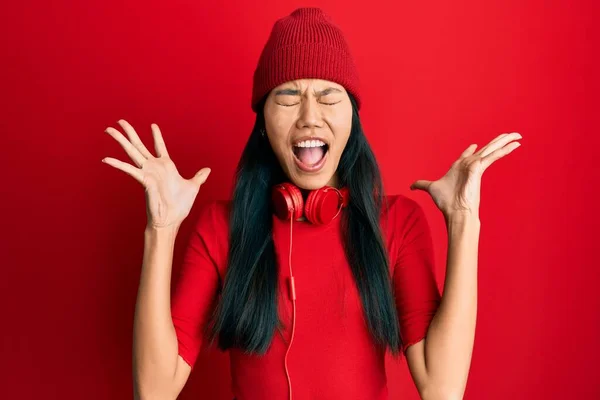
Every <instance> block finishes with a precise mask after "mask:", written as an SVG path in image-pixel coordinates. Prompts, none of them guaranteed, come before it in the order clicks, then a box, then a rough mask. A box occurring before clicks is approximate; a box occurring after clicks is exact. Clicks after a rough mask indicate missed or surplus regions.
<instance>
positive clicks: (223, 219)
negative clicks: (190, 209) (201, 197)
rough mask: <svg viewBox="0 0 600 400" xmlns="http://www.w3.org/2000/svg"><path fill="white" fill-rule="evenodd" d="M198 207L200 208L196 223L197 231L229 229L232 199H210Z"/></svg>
mask: <svg viewBox="0 0 600 400" xmlns="http://www.w3.org/2000/svg"><path fill="white" fill-rule="evenodd" d="M198 207H199V209H200V210H199V212H198V216H197V218H196V219H195V224H194V227H195V230H196V231H207V230H211V231H213V233H215V232H219V231H226V230H227V228H228V225H229V213H230V210H231V201H229V200H209V201H206V202H204V203H202V204H200V205H198Z"/></svg>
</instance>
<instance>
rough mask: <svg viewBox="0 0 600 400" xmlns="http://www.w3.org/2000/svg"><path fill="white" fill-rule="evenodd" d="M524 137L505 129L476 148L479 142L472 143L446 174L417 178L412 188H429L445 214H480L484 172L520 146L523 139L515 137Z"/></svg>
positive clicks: (435, 201)
mask: <svg viewBox="0 0 600 400" xmlns="http://www.w3.org/2000/svg"><path fill="white" fill-rule="evenodd" d="M521 138H522V136H521V135H520V134H519V133H517V132H513V133H503V134H502V135H499V136H497V137H496V138H495V139H493V140H492V141H491V142H489V143H488V144H487V145H485V146H484V147H482V148H481V149H479V151H477V152H475V149H476V148H477V145H476V144H472V145H470V146H469V147H467V148H466V149H465V151H463V153H462V154H461V155H460V157H459V158H458V159H457V160H456V161H454V162H453V163H452V166H451V167H450V170H449V171H448V172H447V173H446V174H445V175H444V176H443V177H441V178H440V179H438V180H436V181H427V180H418V181H416V182H414V183H413V184H412V185H411V186H410V188H411V190H415V189H418V190H424V191H426V192H428V193H429V195H430V196H431V198H432V199H433V201H434V203H435V204H436V206H437V207H438V208H439V209H440V210H441V211H442V213H443V214H444V215H445V216H450V215H452V214H455V213H470V214H472V215H476V216H478V215H479V201H480V188H481V177H482V175H483V172H484V171H485V170H486V169H487V168H488V167H489V166H490V165H491V164H492V163H493V162H494V161H496V160H498V159H499V158H502V157H504V156H505V155H507V154H509V153H510V152H512V151H513V150H514V149H516V148H517V147H519V146H520V143H519V142H517V141H516V140H517V139H521Z"/></svg>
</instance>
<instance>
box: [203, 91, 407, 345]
mask: <svg viewBox="0 0 600 400" xmlns="http://www.w3.org/2000/svg"><path fill="white" fill-rule="evenodd" d="M348 95H349V97H350V101H351V103H352V128H351V131H350V136H349V138H348V142H347V144H346V147H345V149H344V151H343V153H342V156H341V158H340V162H339V164H338V169H337V173H338V181H339V185H340V186H341V187H348V189H349V192H350V201H349V204H348V206H347V207H346V208H344V210H343V212H342V214H341V218H342V229H343V232H344V249H345V253H346V257H347V259H348V262H349V265H350V268H351V270H352V274H353V276H354V280H355V282H356V284H357V288H358V291H359V294H360V298H361V301H362V305H363V310H364V314H365V317H366V318H365V319H366V322H367V324H368V328H369V331H370V332H371V335H372V337H373V339H374V342H375V344H376V345H377V346H380V348H382V349H384V350H385V349H386V348H387V347H389V348H390V350H391V352H392V354H393V355H394V356H397V355H398V354H399V348H400V347H401V338H400V335H399V326H398V316H397V313H396V307H395V303H394V294H393V291H392V285H391V279H390V275H389V269H388V266H389V259H388V256H387V252H386V248H385V244H384V241H383V234H382V230H381V227H380V224H379V221H380V212H381V208H382V206H384V204H383V203H384V199H385V196H384V192H383V183H382V179H381V174H380V172H379V167H378V165H377V162H376V160H375V156H374V154H373V151H372V150H371V147H370V146H369V144H368V142H367V139H366V137H365V135H364V132H363V130H362V127H361V123H360V119H359V115H358V110H357V108H356V101H355V99H354V97H353V96H352V95H351V94H350V93H348ZM266 98H267V95H265V96H264V97H263V99H262V100H261V102H260V104H259V105H258V107H257V108H258V112H257V115H256V122H255V124H254V128H253V130H252V133H251V135H250V138H249V139H248V142H247V143H246V146H245V148H244V150H243V153H242V156H241V158H240V161H239V163H238V166H237V170H236V176H235V185H234V190H233V199H232V202H231V208H230V215H229V250H228V251H229V253H228V263H229V264H228V267H227V273H226V276H225V278H224V282H223V288H222V291H221V293H220V296H219V299H218V302H217V304H216V307H215V310H214V313H213V315H212V319H211V323H210V324H209V325H210V327H209V331H210V332H209V336H210V338H211V342H212V341H214V339H215V338H216V337H218V347H219V349H221V350H227V349H229V348H231V347H236V348H239V349H242V350H244V351H245V352H247V353H257V354H264V353H265V352H266V351H267V349H268V348H269V345H270V343H271V340H272V338H273V335H274V334H275V329H276V328H278V327H280V326H281V321H280V320H279V317H278V313H277V304H278V303H277V287H278V285H277V282H278V276H277V266H276V262H277V261H276V256H275V246H274V243H273V237H272V209H271V202H270V196H271V188H272V187H273V186H274V185H276V184H277V183H281V182H283V181H285V180H287V178H286V176H285V174H284V172H283V169H282V168H281V165H280V164H279V162H278V160H277V158H276V156H275V153H274V152H273V150H272V148H271V146H270V144H269V141H268V140H267V139H266V138H264V137H262V135H261V130H262V129H265V119H264V113H263V107H264V104H265V101H266Z"/></svg>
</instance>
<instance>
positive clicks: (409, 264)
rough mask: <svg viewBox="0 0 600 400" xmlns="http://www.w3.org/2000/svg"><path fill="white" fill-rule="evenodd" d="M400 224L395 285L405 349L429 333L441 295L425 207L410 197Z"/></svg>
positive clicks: (394, 277) (404, 350)
mask: <svg viewBox="0 0 600 400" xmlns="http://www.w3.org/2000/svg"><path fill="white" fill-rule="evenodd" d="M405 204H407V211H406V212H402V213H400V215H402V217H401V220H402V221H401V222H400V223H399V225H400V228H401V231H402V233H401V234H400V235H397V236H396V237H397V240H400V241H401V243H400V244H399V246H398V247H397V249H398V253H397V255H396V262H395V265H394V276H393V285H394V292H395V298H396V308H397V311H398V318H399V322H400V335H401V339H402V347H403V352H404V353H405V354H406V350H407V348H408V347H409V346H411V345H413V344H415V343H417V342H419V341H421V340H422V339H423V338H425V337H426V336H427V330H428V329H429V324H430V323H431V320H432V319H433V317H434V315H435V313H436V311H437V309H438V307H439V304H440V301H441V295H440V292H439V289H438V287H437V283H436V280H435V262H434V249H433V241H432V238H431V231H430V228H429V224H428V222H427V219H426V217H425V213H424V212H423V209H422V208H421V206H419V204H418V203H417V202H415V201H414V200H411V199H408V198H407V202H405Z"/></svg>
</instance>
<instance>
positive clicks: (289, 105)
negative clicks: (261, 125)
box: [277, 101, 341, 107]
mask: <svg viewBox="0 0 600 400" xmlns="http://www.w3.org/2000/svg"><path fill="white" fill-rule="evenodd" d="M340 102H341V101H338V102H335V103H321V104H325V105H326V106H333V105H336V104H337V103H340ZM277 104H279V105H280V106H284V107H293V106H297V105H298V104H300V103H295V104H280V103H277Z"/></svg>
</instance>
